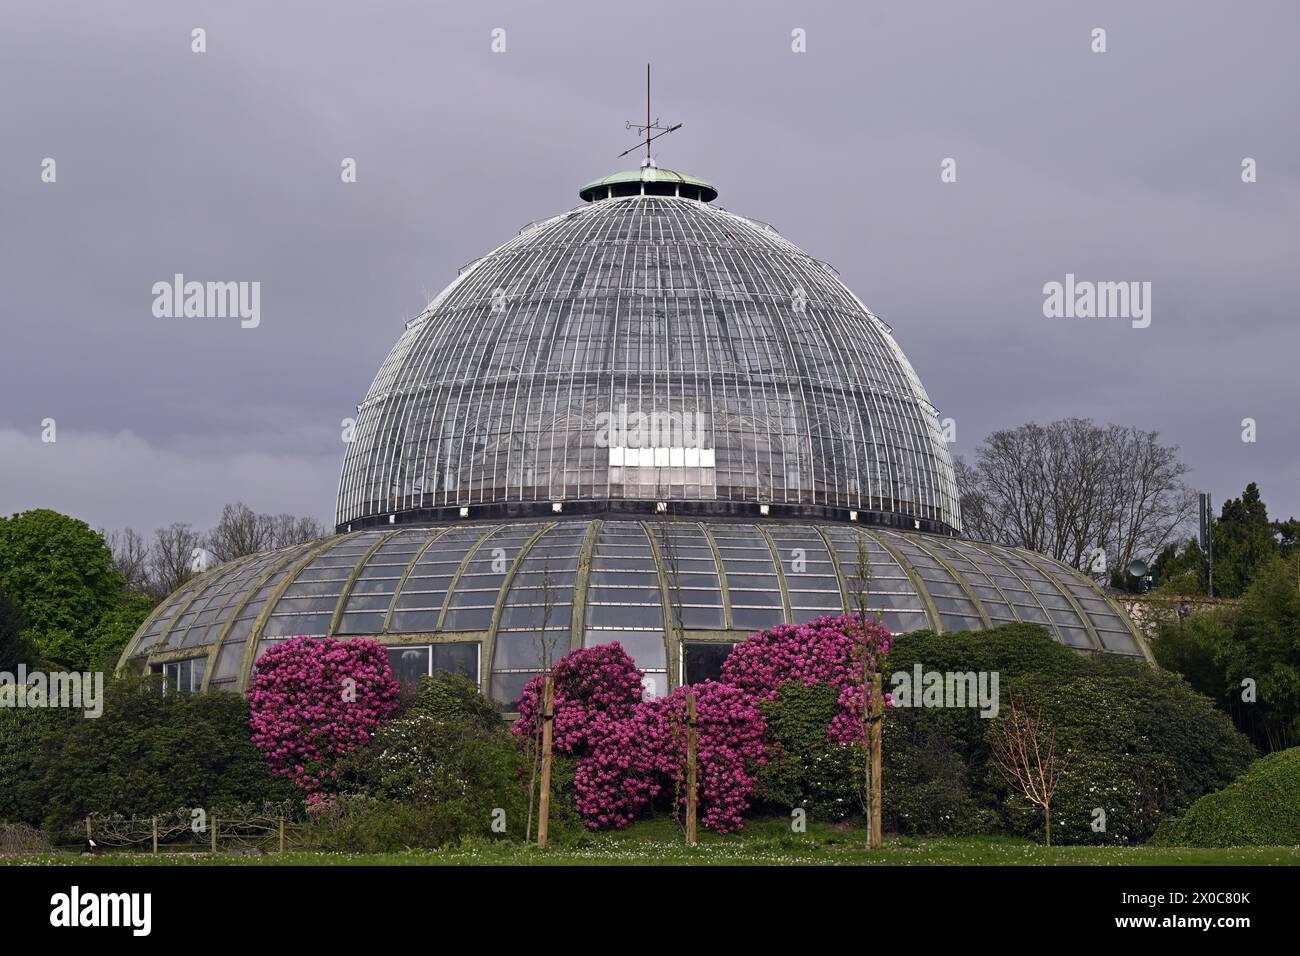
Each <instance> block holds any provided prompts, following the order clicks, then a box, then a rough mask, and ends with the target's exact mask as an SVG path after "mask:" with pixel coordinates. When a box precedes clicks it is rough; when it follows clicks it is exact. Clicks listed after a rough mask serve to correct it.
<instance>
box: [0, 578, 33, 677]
mask: <svg viewBox="0 0 1300 956" xmlns="http://www.w3.org/2000/svg"><path fill="white" fill-rule="evenodd" d="M30 655H31V649H30V648H29V647H28V646H27V641H26V640H24V639H23V613H22V611H21V610H19V608H18V605H17V604H15V603H14V602H13V599H12V598H10V597H9V595H8V594H6V593H5V591H4V589H3V588H0V671H7V672H8V673H11V674H13V673H16V672H17V670H18V665H19V664H27V663H30V660H29V658H30Z"/></svg>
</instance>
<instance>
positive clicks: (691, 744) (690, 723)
mask: <svg viewBox="0 0 1300 956" xmlns="http://www.w3.org/2000/svg"><path fill="white" fill-rule="evenodd" d="M697 744H698V740H697V735H696V730H695V692H694V691H691V692H690V693H689V694H687V695H686V843H687V845H688V846H695V844H696V842H697V834H696V826H695V816H696V811H697V809H698V807H699V793H698V787H697V784H696V776H697V768H696V764H697V755H696V749H697Z"/></svg>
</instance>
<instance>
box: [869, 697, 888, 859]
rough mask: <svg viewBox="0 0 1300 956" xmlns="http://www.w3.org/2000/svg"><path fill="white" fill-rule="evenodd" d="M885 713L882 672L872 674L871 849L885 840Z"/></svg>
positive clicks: (877, 847)
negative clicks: (882, 754)
mask: <svg viewBox="0 0 1300 956" xmlns="http://www.w3.org/2000/svg"><path fill="white" fill-rule="evenodd" d="M884 714H885V696H884V694H883V693H882V692H881V686H880V672H879V671H877V672H876V673H874V674H872V675H871V849H873V850H879V849H880V846H881V843H882V842H883V835H882V833H881V827H880V729H881V728H880V721H881V719H882V718H883V717H884Z"/></svg>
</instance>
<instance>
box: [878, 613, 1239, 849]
mask: <svg viewBox="0 0 1300 956" xmlns="http://www.w3.org/2000/svg"><path fill="white" fill-rule="evenodd" d="M915 664H920V665H921V666H922V668H923V669H924V670H926V671H940V672H948V671H957V672H964V671H983V672H997V673H998V675H999V708H1000V711H1001V712H1004V713H1005V712H1006V710H1007V708H1008V707H1009V701H1010V694H1011V693H1013V692H1014V693H1016V694H1017V695H1018V697H1020V698H1021V699H1022V700H1023V702H1024V703H1025V705H1026V706H1027V707H1028V709H1029V710H1030V711H1031V712H1034V713H1041V714H1042V716H1043V717H1044V718H1045V719H1046V720H1047V722H1048V723H1049V724H1050V725H1051V726H1052V727H1055V728H1056V730H1057V734H1058V739H1059V741H1060V746H1061V748H1062V749H1069V750H1071V751H1073V753H1072V755H1071V760H1070V765H1069V767H1068V769H1067V772H1066V773H1065V774H1064V776H1063V778H1062V781H1061V784H1060V787H1059V789H1058V791H1057V795H1056V800H1055V801H1054V804H1053V811H1052V831H1053V832H1052V836H1053V841H1054V842H1060V843H1132V842H1138V841H1142V840H1145V839H1147V838H1148V837H1149V836H1150V834H1151V833H1152V832H1153V831H1154V829H1155V827H1156V826H1157V824H1158V823H1159V821H1160V820H1161V819H1162V818H1163V817H1167V816H1168V815H1170V814H1174V813H1180V812H1182V811H1183V810H1184V809H1185V808H1186V807H1188V806H1190V805H1191V803H1192V802H1193V801H1194V800H1196V799H1197V798H1199V797H1200V796H1201V795H1203V794H1205V793H1208V792H1211V791H1214V790H1217V789H1219V788H1221V787H1224V786H1226V785H1227V784H1228V783H1229V782H1230V781H1231V780H1232V779H1234V778H1235V777H1236V775H1237V774H1239V773H1240V772H1241V771H1242V769H1244V768H1245V766H1247V764H1248V763H1249V761H1250V760H1251V759H1252V758H1253V756H1254V751H1253V750H1252V748H1251V747H1250V745H1249V742H1248V741H1247V740H1246V739H1245V738H1244V737H1242V736H1241V735H1240V734H1239V733H1237V732H1236V730H1234V728H1233V727H1232V725H1231V722H1230V721H1228V720H1227V719H1226V718H1225V717H1224V716H1223V715H1222V714H1220V713H1219V712H1217V711H1216V710H1215V709H1214V707H1213V705H1212V703H1211V702H1210V701H1208V700H1207V699H1205V698H1204V697H1203V696H1201V695H1200V694H1198V693H1196V692H1195V691H1194V690H1193V689H1192V688H1191V687H1189V686H1188V685H1187V683H1186V682H1185V681H1183V680H1181V679H1180V678H1178V677H1177V676H1175V675H1171V674H1168V673H1166V672H1162V671H1160V670H1158V669H1156V668H1153V667H1150V666H1149V665H1146V664H1144V663H1142V662H1137V661H1129V660H1125V659H1121V658H1116V657H1111V656H1108V655H1094V656H1085V655H1082V654H1079V653H1077V652H1076V651H1072V650H1070V649H1069V648H1067V647H1065V646H1064V645H1062V644H1059V643H1057V642H1056V641H1054V640H1052V639H1051V638H1050V637H1049V636H1048V634H1047V632H1046V631H1045V630H1044V629H1043V628H1041V627H1039V626H1037V625H1031V624H1012V625H1004V626H1002V627H996V628H991V629H989V630H985V631H967V632H960V633H951V634H941V635H937V634H933V633H931V632H926V631H919V632H913V633H911V634H904V635H901V636H899V637H898V638H897V640H896V641H895V643H894V645H893V646H892V647H891V648H890V652H889V657H888V659H887V660H886V662H885V668H884V670H885V675H886V679H887V680H888V678H889V676H890V675H892V674H893V673H894V672H896V671H905V672H907V671H910V670H911V669H912V667H913V665H915ZM990 726H991V722H990V721H989V720H988V719H985V718H983V717H981V716H980V715H979V712H978V711H977V710H976V709H975V708H899V709H896V710H891V711H889V712H888V713H887V715H886V718H885V727H884V737H885V742H884V754H883V762H884V768H883V769H884V787H885V794H884V807H883V809H884V815H885V819H886V821H887V822H888V825H889V826H891V827H892V828H894V829H896V830H899V831H900V832H911V833H945V832H952V833H980V832H986V831H988V830H990V829H992V828H995V827H999V826H1000V827H1001V828H1005V829H1010V830H1012V831H1014V832H1019V833H1026V834H1038V833H1040V832H1041V829H1042V823H1043V821H1042V813H1041V811H1040V810H1038V809H1037V808H1035V807H1031V806H1030V805H1028V804H1027V803H1026V802H1025V801H1024V799H1023V798H1021V797H1017V796H1016V795H1015V794H1013V793H1011V791H1010V790H1009V789H1008V787H1007V784H1006V781H1005V780H1004V779H1003V777H1002V774H1001V773H1000V772H999V771H998V770H997V768H996V767H994V766H992V765H991V764H990V763H989V745H988V738H987V735H988V733H989V731H990ZM1098 808H1100V809H1101V810H1102V812H1103V813H1104V814H1105V829H1100V828H1098V829H1094V825H1095V824H1098V825H1099V824H1100V822H1101V817H1100V815H1097V814H1095V813H1094V811H1095V810H1097V809H1098Z"/></svg>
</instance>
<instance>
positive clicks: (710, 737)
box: [575, 681, 765, 833]
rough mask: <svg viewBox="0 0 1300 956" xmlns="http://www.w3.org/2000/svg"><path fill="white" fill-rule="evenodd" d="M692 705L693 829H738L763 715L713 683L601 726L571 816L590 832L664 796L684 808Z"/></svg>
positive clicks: (621, 822)
mask: <svg viewBox="0 0 1300 956" xmlns="http://www.w3.org/2000/svg"><path fill="white" fill-rule="evenodd" d="M690 692H694V693H695V699H696V705H695V707H696V733H697V740H698V744H697V747H696V754H697V757H698V770H697V780H698V793H699V804H700V822H701V823H703V824H704V825H705V826H707V827H712V828H713V829H714V830H717V831H718V832H719V833H726V832H728V831H731V830H735V829H738V828H739V827H741V826H743V825H744V819H745V811H746V810H748V809H749V801H750V797H751V796H752V795H753V792H754V783H755V777H754V773H753V768H754V767H755V766H756V765H758V764H759V763H761V762H762V761H763V759H764V757H763V730H764V727H765V724H764V721H763V715H762V714H761V713H760V712H759V710H758V707H757V704H756V702H755V701H754V699H753V698H752V697H751V696H750V695H748V694H746V693H744V692H743V691H741V690H739V689H737V688H735V687H728V686H726V685H725V684H719V683H716V682H715V681H705V682H704V683H702V684H696V685H694V686H693V687H679V688H677V690H675V691H673V693H672V694H670V695H668V696H667V697H658V698H653V699H651V700H647V701H644V702H642V703H639V704H637V705H636V707H635V708H634V709H633V711H632V714H631V716H629V717H627V718H625V719H623V720H619V721H614V722H612V723H611V724H609V725H608V736H606V737H604V738H603V739H602V740H600V742H599V743H597V744H596V746H595V749H594V750H593V751H592V754H591V756H589V757H587V758H586V759H585V760H583V761H582V762H581V763H579V764H578V771H577V775H576V776H575V783H576V784H577V789H578V811H579V812H580V813H581V814H582V815H583V817H584V818H585V819H586V820H587V822H588V824H590V825H591V826H593V827H601V826H613V827H622V826H626V825H627V824H628V823H630V822H632V820H633V818H634V817H635V816H636V815H637V813H639V812H640V811H641V810H643V809H645V808H646V807H647V806H649V805H650V804H651V802H652V801H653V800H655V798H657V797H659V796H660V794H663V795H665V796H667V797H671V798H673V799H674V801H675V803H676V804H677V805H678V806H684V805H685V802H686V730H687V727H686V719H687V716H686V715H687V710H686V708H687V702H686V698H687V695H688V694H689V693H690Z"/></svg>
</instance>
